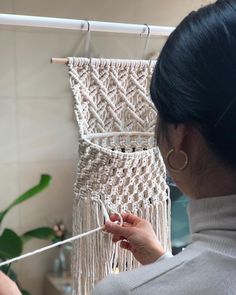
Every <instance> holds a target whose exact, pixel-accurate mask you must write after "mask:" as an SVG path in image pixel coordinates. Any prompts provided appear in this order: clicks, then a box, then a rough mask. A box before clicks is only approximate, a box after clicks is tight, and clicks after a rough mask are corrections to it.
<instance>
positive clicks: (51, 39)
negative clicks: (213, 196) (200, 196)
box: [0, 0, 209, 295]
mask: <svg viewBox="0 0 236 295" xmlns="http://www.w3.org/2000/svg"><path fill="white" fill-rule="evenodd" d="M208 2H209V1H206V0H195V1H193V0H165V1H164V0H162V1H161V0H156V1H154V0H145V1H144V0H142V1H141V0H129V1H127V0H116V1H114V0H100V1H98V0H97V1H96V0H69V1H65V0H64V1H63V0H37V1H36V0H0V13H15V14H26V15H41V16H52V17H66V18H78V19H91V20H101V21H114V22H128V23H141V24H143V23H148V24H154V25H155V24H156V25H176V24H177V23H178V22H179V21H180V20H181V19H182V18H183V17H184V16H185V15H186V14H187V13H188V12H189V11H191V10H192V9H195V8H198V7H200V6H201V5H202V4H206V3H208ZM80 42H81V34H80V33H79V32H70V31H66V30H61V31H59V30H52V29H34V28H12V27H10V26H8V27H6V26H1V27H0V175H1V177H0V196H1V197H0V209H3V208H4V207H5V206H6V205H7V204H9V202H11V201H12V200H13V199H14V198H15V197H16V196H17V195H18V194H20V193H21V192H23V191H25V190H26V189H28V188H29V187H30V186H32V185H34V184H36V183H37V182H38V180H39V176H40V174H41V173H49V174H51V175H52V177H53V182H52V185H51V186H50V187H49V188H48V189H47V190H46V191H45V192H43V193H42V194H41V196H39V197H38V198H36V199H32V200H30V201H29V202H28V203H25V204H23V205H21V206H19V207H17V208H16V209H14V210H13V211H12V212H11V213H10V214H9V216H8V217H7V218H6V220H5V222H4V225H3V226H7V227H11V228H13V229H15V230H16V231H17V232H18V233H22V232H23V231H26V230H29V229H31V228H33V227H37V226H42V225H53V224H54V222H56V221H58V220H60V219H62V220H63V221H64V222H65V223H66V225H67V227H68V228H70V227H71V215H72V198H73V183H74V180H75V172H76V163H77V130H76V122H75V118H74V114H73V100H72V96H71V92H70V89H69V83H68V76H67V69H66V67H65V66H63V65H52V64H50V62H49V60H50V58H51V57H66V56H72V55H74V54H81V53H82V52H83V48H81V51H80V52H78V46H79V44H80ZM163 42H164V39H161V38H152V40H151V42H150V47H149V52H153V51H154V52H157V51H159V50H160V48H161V45H162V44H163ZM144 44H145V39H143V38H140V37H139V36H136V37H131V36H121V35H116V36H112V35H111V34H101V33H100V34H99V33H96V34H95V33H92V45H93V47H94V48H95V51H96V55H97V56H104V57H113V58H116V57H117V58H141V57H142V53H143V49H144ZM42 245H45V242H41V241H34V242H31V243H29V245H28V246H27V249H26V250H30V249H33V248H36V247H40V246H42ZM54 255H55V252H53V251H52V252H48V253H46V254H43V255H39V256H36V257H33V258H29V259H27V260H24V261H22V262H19V263H18V264H17V265H16V266H15V269H16V270H17V272H18V274H19V277H20V280H21V282H22V283H23V285H24V287H25V288H26V289H28V290H30V291H31V293H32V294H33V295H42V294H43V278H44V276H45V273H46V272H48V271H49V270H50V268H51V264H52V260H53V257H54Z"/></svg>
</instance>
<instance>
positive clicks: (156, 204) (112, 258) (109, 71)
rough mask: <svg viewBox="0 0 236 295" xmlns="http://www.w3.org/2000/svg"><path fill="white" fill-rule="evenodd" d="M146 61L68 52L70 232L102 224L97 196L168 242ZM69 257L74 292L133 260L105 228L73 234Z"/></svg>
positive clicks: (83, 291)
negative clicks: (73, 153)
mask: <svg viewBox="0 0 236 295" xmlns="http://www.w3.org/2000/svg"><path fill="white" fill-rule="evenodd" d="M154 65H155V62H148V61H132V60H110V59H109V60H107V59H86V58H69V63H68V68H69V75H70V83H71V88H72V92H73V95H74V100H75V114H76V118H77V121H78V127H79V163H78V170H77V180H76V183H75V198H74V207H73V231H74V234H79V233H83V232H85V231H88V230H90V229H93V228H95V227H97V226H99V225H101V224H103V222H104V218H103V215H102V212H101V205H100V203H99V202H98V201H99V200H101V201H102V202H103V204H104V205H105V207H106V209H107V210H108V212H109V213H117V214H119V213H121V212H124V211H126V212H132V213H134V214H137V215H138V216H141V217H143V218H145V219H147V220H149V221H150V222H151V223H152V225H153V228H154V230H155V232H156V234H157V237H158V238H159V240H160V242H161V243H162V245H163V246H164V248H165V249H166V250H168V249H169V248H170V201H169V190H168V186H167V184H166V171H165V166H164V163H163V160H162V158H161V155H160V152H159V149H158V148H157V147H156V145H155V139H154V130H155V124H156V120H157V113H156V110H155V108H154V106H153V104H152V102H151V100H150V95H149V82H150V78H151V75H152V71H153V67H154ZM72 258H73V259H72V272H73V276H74V291H73V292H74V293H73V294H74V295H88V294H90V292H91V290H92V288H93V287H94V284H95V283H96V282H98V281H99V280H101V279H102V278H104V277H105V276H106V275H107V274H110V273H112V272H114V271H117V269H118V270H119V271H125V270H129V269H132V268H134V267H137V266H138V263H137V261H135V259H134V258H133V257H132V255H131V254H130V253H128V252H127V251H125V250H122V249H120V248H119V246H117V245H114V244H113V243H112V241H111V237H110V236H109V235H108V234H106V233H96V234H94V235H93V236H89V237H86V238H84V239H82V240H79V241H78V242H75V243H74V247H73V255H72Z"/></svg>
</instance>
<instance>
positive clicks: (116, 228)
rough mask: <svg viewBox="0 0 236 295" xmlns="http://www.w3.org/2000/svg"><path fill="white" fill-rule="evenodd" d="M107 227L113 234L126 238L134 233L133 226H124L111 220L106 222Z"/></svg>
mask: <svg viewBox="0 0 236 295" xmlns="http://www.w3.org/2000/svg"><path fill="white" fill-rule="evenodd" d="M105 229H106V230H107V232H109V233H111V234H114V235H120V236H122V237H124V238H127V237H129V236H130V235H131V234H132V227H123V226H121V225H119V224H116V223H115V222H111V221H110V220H107V221H106V222H105Z"/></svg>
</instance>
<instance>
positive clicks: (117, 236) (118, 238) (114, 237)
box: [112, 235, 125, 243]
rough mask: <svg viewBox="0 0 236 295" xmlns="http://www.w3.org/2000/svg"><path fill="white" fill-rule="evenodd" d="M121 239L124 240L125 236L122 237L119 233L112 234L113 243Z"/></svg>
mask: <svg viewBox="0 0 236 295" xmlns="http://www.w3.org/2000/svg"><path fill="white" fill-rule="evenodd" d="M122 240H125V237H122V236H120V235H113V237H112V242H114V243H116V242H119V241H122Z"/></svg>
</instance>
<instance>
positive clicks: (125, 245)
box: [120, 241, 132, 251]
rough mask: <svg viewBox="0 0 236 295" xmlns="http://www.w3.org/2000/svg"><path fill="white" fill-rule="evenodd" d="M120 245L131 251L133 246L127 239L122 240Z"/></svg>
mask: <svg viewBox="0 0 236 295" xmlns="http://www.w3.org/2000/svg"><path fill="white" fill-rule="evenodd" d="M120 247H121V248H123V249H126V250H130V251H131V247H132V246H131V245H130V243H129V242H127V241H121V242H120Z"/></svg>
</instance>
